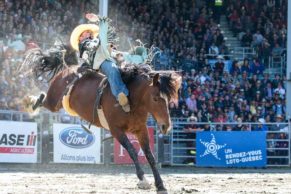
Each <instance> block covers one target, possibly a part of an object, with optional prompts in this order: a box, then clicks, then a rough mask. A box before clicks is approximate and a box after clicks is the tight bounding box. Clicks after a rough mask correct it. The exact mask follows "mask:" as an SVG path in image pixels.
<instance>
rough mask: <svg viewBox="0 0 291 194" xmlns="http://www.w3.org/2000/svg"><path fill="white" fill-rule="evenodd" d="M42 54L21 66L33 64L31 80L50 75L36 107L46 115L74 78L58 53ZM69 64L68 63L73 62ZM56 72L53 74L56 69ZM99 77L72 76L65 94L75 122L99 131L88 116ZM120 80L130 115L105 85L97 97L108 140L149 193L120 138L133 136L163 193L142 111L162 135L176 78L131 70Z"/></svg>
mask: <svg viewBox="0 0 291 194" xmlns="http://www.w3.org/2000/svg"><path fill="white" fill-rule="evenodd" d="M53 55H54V56H52V54H51V53H43V52H42V51H41V50H34V51H31V52H30V53H29V54H28V55H27V57H26V60H25V62H24V64H26V65H29V66H30V67H31V65H33V71H34V73H35V75H36V76H38V77H39V76H41V75H44V74H45V73H46V75H48V74H49V73H52V72H53V74H52V75H50V76H51V77H50V78H51V81H50V87H49V89H48V92H47V94H46V97H45V98H44V99H42V97H43V96H41V97H40V98H39V99H38V101H37V103H38V104H37V105H41V106H43V107H45V108H47V109H49V110H50V111H52V112H55V111H58V110H60V109H61V108H62V103H61V99H62V98H63V95H64V91H65V90H66V87H67V85H69V84H70V83H71V82H72V81H73V80H74V79H75V77H76V76H77V71H78V70H77V68H76V67H67V68H64V69H63V70H61V68H60V67H61V66H64V64H63V63H62V60H61V59H60V56H62V55H61V54H59V55H58V54H55V53H54V54H53ZM73 61H74V60H73ZM56 69H58V70H59V72H57V70H56ZM103 77H104V76H103V75H101V74H99V73H96V72H94V73H87V74H84V75H83V76H82V77H81V78H78V80H77V81H75V83H74V87H73V89H72V91H71V93H70V100H69V105H70V107H71V109H73V110H74V111H75V112H76V113H77V114H78V115H79V116H80V117H81V118H83V119H84V120H86V121H88V122H91V123H92V124H94V125H96V126H98V127H102V126H101V123H100V120H99V118H98V116H97V115H96V116H95V118H94V117H93V115H94V114H93V112H94V102H95V100H96V95H97V86H98V85H99V83H100V81H101V79H102V78H103ZM122 77H123V80H124V81H125V83H126V84H127V87H128V89H129V91H130V92H129V93H130V95H129V100H130V105H131V111H130V112H129V113H125V112H124V111H123V110H122V108H121V107H120V106H119V105H118V103H117V101H116V99H115V98H114V96H113V95H112V93H111V90H110V88H109V87H110V86H109V84H107V86H106V88H105V89H104V92H103V95H102V97H101V100H100V103H101V106H102V108H103V110H104V115H105V118H106V120H107V121H108V125H109V130H110V132H111V134H112V136H113V137H114V138H116V139H117V140H118V141H119V142H120V144H121V145H122V146H123V147H124V148H125V149H126V150H127V151H128V153H129V155H130V157H131V159H132V160H133V162H134V164H135V167H136V174H137V177H138V179H139V180H140V182H139V183H138V187H139V188H142V189H149V188H150V185H149V183H148V182H147V180H146V179H145V177H144V171H143V170H142V169H141V166H140V164H139V161H138V157H137V153H136V151H135V149H134V147H133V145H132V144H131V143H130V141H129V140H128V138H127V136H126V132H130V133H132V134H134V135H135V136H136V137H137V138H138V141H139V143H140V145H141V148H142V149H143V151H144V153H145V156H146V158H147V160H148V162H149V164H150V167H151V169H152V172H153V175H154V179H155V185H156V188H157V192H158V193H167V190H166V188H165V187H164V184H163V181H162V179H161V177H160V174H159V172H158V169H157V167H156V162H155V159H154V156H153V154H152V152H151V150H150V146H149V135H148V131H147V126H146V121H147V118H148V113H150V114H151V115H152V116H153V118H154V119H155V120H156V122H157V123H158V126H160V129H161V131H162V133H164V134H166V133H167V132H168V131H169V130H170V128H171V120H170V116H169V110H168V101H170V100H171V99H172V98H174V97H177V90H178V89H179V87H180V83H181V77H180V76H179V75H177V74H175V73H174V72H168V73H167V72H163V73H160V74H159V73H155V72H152V71H150V70H149V69H148V68H141V67H140V68H139V67H132V68H128V69H127V70H123V73H122ZM35 103H36V100H32V99H31V98H27V99H26V104H28V105H30V106H35Z"/></svg>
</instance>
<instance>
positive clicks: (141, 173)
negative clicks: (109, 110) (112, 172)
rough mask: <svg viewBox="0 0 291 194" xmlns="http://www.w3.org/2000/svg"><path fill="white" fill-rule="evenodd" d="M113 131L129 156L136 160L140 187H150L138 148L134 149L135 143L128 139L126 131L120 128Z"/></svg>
mask: <svg viewBox="0 0 291 194" xmlns="http://www.w3.org/2000/svg"><path fill="white" fill-rule="evenodd" d="M111 133H112V135H113V137H115V138H116V139H117V140H118V141H119V143H120V144H121V145H122V146H123V147H124V148H125V149H126V150H127V152H128V153H129V156H130V157H131V159H132V160H133V162H134V165H135V168H136V175H137V177H138V179H139V180H140V182H139V183H138V184H137V186H138V188H140V189H150V187H151V186H150V184H149V183H148V182H147V180H146V179H145V177H144V171H143V170H142V169H141V166H140V164H139V161H138V157H137V153H136V150H135V149H134V147H133V145H132V144H131V143H130V141H129V140H128V138H127V136H126V134H125V133H124V132H121V131H120V130H115V131H113V130H111Z"/></svg>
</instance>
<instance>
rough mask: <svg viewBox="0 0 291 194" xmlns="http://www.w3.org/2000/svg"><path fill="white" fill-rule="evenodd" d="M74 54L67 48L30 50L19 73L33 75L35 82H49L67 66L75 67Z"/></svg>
mask: <svg viewBox="0 0 291 194" xmlns="http://www.w3.org/2000/svg"><path fill="white" fill-rule="evenodd" d="M77 64H78V59H77V55H76V53H75V52H74V51H73V50H72V49H71V48H70V47H68V46H65V45H63V44H62V45H55V46H54V47H52V48H50V49H48V50H46V51H43V50H41V49H40V48H36V49H30V50H29V51H27V53H26V57H25V60H24V62H23V64H22V65H21V66H20V68H19V71H20V72H22V73H24V72H26V73H27V71H29V73H33V75H34V77H35V78H36V79H37V80H43V79H45V80H47V81H50V80H51V79H52V78H53V77H54V76H55V75H56V74H57V73H58V72H59V71H61V70H63V69H64V68H66V67H67V66H71V65H77Z"/></svg>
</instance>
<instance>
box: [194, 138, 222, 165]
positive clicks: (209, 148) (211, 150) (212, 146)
mask: <svg viewBox="0 0 291 194" xmlns="http://www.w3.org/2000/svg"><path fill="white" fill-rule="evenodd" d="M211 136H212V139H211V141H210V142H203V141H201V139H200V142H201V143H202V144H203V145H204V146H205V147H206V150H205V152H204V154H202V155H200V157H204V156H206V155H208V154H212V155H213V156H214V157H215V158H216V159H218V160H220V158H219V157H218V156H217V151H218V150H220V149H221V148H224V147H225V146H226V144H224V145H218V144H216V140H215V137H214V135H213V134H211Z"/></svg>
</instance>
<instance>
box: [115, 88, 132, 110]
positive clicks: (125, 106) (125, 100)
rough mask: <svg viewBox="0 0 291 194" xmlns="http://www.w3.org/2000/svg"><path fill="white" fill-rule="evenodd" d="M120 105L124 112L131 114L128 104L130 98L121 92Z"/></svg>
mask: <svg viewBox="0 0 291 194" xmlns="http://www.w3.org/2000/svg"><path fill="white" fill-rule="evenodd" d="M117 98H118V103H119V104H120V106H121V107H122V109H123V110H124V112H129V111H130V106H129V103H128V98H127V96H126V95H125V94H124V93H123V92H121V93H119V94H118V97H117Z"/></svg>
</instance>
